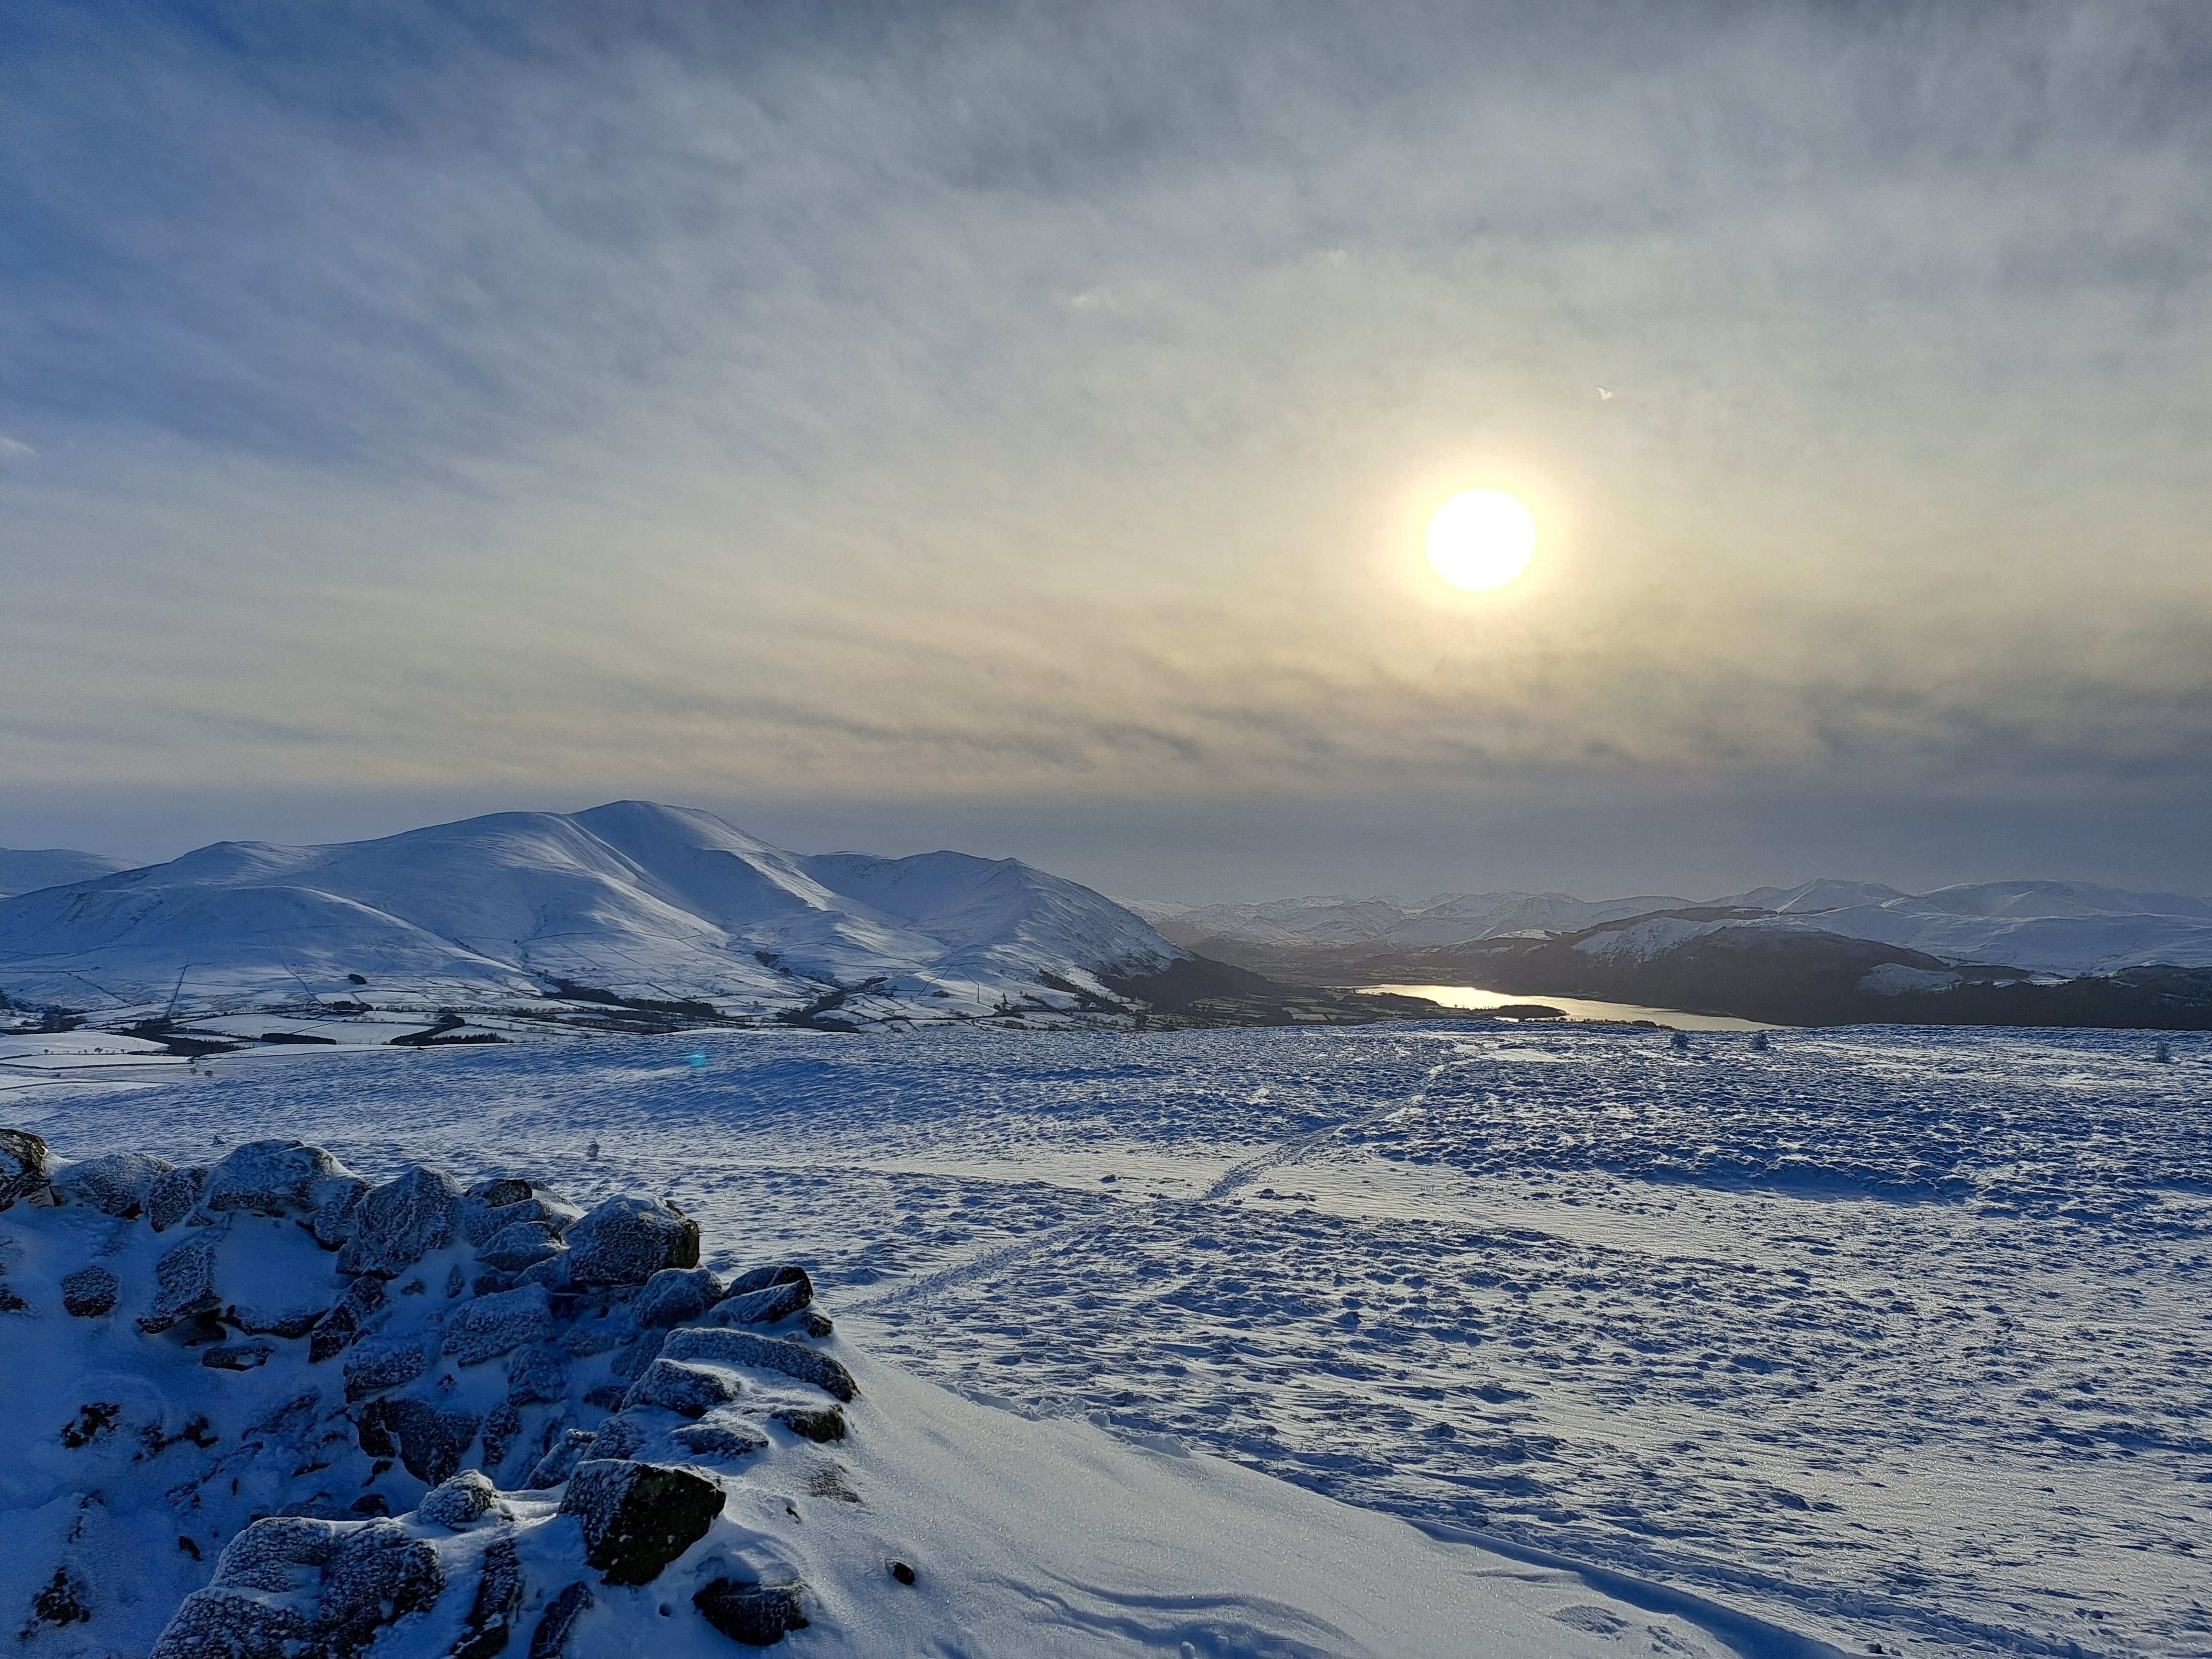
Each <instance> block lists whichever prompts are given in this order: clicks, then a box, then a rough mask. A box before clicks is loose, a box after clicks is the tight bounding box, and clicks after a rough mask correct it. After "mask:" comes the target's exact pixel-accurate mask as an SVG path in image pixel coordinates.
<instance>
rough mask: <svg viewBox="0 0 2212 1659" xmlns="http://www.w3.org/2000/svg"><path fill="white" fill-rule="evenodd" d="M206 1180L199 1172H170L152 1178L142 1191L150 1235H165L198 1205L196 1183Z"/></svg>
mask: <svg viewBox="0 0 2212 1659" xmlns="http://www.w3.org/2000/svg"><path fill="white" fill-rule="evenodd" d="M206 1179H207V1171H206V1170H203V1169H197V1168H194V1169H186V1170H168V1171H167V1172H165V1173H164V1174H161V1175H158V1176H155V1177H154V1180H153V1183H152V1184H151V1185H150V1186H149V1187H148V1188H146V1219H147V1220H148V1221H149V1222H151V1223H152V1224H153V1227H154V1231H155V1232H157V1233H165V1232H167V1231H169V1229H170V1228H172V1227H173V1226H175V1225H177V1224H178V1223H179V1221H182V1220H183V1219H184V1218H185V1217H186V1216H188V1215H190V1214H191V1212H193V1210H194V1209H196V1208H197V1207H198V1205H199V1201H200V1183H201V1182H203V1181H204V1180H206Z"/></svg>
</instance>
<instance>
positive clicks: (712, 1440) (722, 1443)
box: [668, 1407, 836, 1462]
mask: <svg viewBox="0 0 2212 1659" xmlns="http://www.w3.org/2000/svg"><path fill="white" fill-rule="evenodd" d="M831 1409H833V1410H834V1409H836V1408H835V1407H832V1408H831ZM668 1437H669V1439H671V1441H673V1442H675V1443H676V1444H678V1446H681V1447H682V1448H683V1449H684V1450H685V1451H687V1452H690V1454H691V1455H692V1456H694V1457H703V1458H707V1459H708V1460H710V1461H713V1462H726V1461H728V1460H730V1459H732V1458H738V1457H749V1456H750V1455H752V1454H753V1453H755V1452H757V1451H763V1450H765V1449H767V1447H768V1437H767V1436H766V1435H764V1434H763V1433H762V1432H761V1431H759V1430H758V1429H757V1428H755V1427H753V1425H751V1424H750V1423H748V1422H746V1421H745V1420H744V1419H743V1418H741V1417H737V1416H734V1415H732V1413H728V1412H710V1413H708V1415H707V1416H706V1417H704V1418H702V1419H701V1420H700V1421H698V1422H696V1423H686V1424H684V1426H683V1427H681V1428H678V1429H671V1430H670V1431H669V1434H668Z"/></svg>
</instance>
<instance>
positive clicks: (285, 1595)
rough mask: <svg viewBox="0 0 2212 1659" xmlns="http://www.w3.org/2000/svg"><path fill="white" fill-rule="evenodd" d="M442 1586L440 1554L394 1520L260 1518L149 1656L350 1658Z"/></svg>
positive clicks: (186, 1604)
mask: <svg viewBox="0 0 2212 1659" xmlns="http://www.w3.org/2000/svg"><path fill="white" fill-rule="evenodd" d="M444 1588H445V1575H444V1574H443V1573H442V1572H441V1571H440V1570H439V1566H438V1557H437V1552H436V1551H435V1550H434V1549H433V1548H432V1547H430V1546H429V1545H428V1544H427V1543H424V1542H422V1541H419V1540H416V1539H415V1538H412V1537H410V1535H409V1534H408V1532H407V1529H406V1528H404V1527H403V1526H401V1525H399V1524H398V1522H392V1521H372V1522H368V1523H367V1524H365V1525H362V1524H355V1523H351V1522H331V1521H317V1520H308V1519H306V1518H304V1517H301V1516H278V1517H272V1518H270V1519H269V1520H265V1521H257V1522H254V1523H253V1524H252V1526H249V1527H248V1528H246V1530H245V1531H243V1532H241V1533H240V1534H238V1536H237V1537H235V1538H234V1539H232V1540H231V1541H230V1544H229V1546H228V1547H227V1548H226V1549H225V1550H224V1551H223V1553H222V1559H221V1560H220V1561H218V1562H217V1563H216V1572H215V1580H214V1582H213V1583H211V1584H210V1585H209V1586H208V1588H207V1589H203V1590H196V1591H194V1592H193V1593H192V1594H191V1595H188V1596H186V1597H185V1601H184V1604H183V1605H182V1606H181V1607H179V1608H178V1609H177V1612H176V1615H175V1617H173V1619H171V1620H170V1621H169V1624H168V1627H167V1629H165V1630H164V1631H163V1632H161V1638H160V1639H159V1640H158V1641H157V1642H156V1643H155V1645H154V1655H155V1659H302V1656H306V1655H310V1654H312V1655H313V1656H315V1659H352V1656H353V1655H355V1654H357V1653H359V1652H361V1651H362V1650H363V1649H364V1648H367V1647H368V1645H369V1644H371V1643H373V1642H374V1640H375V1639H376V1637H377V1635H378V1633H379V1632H381V1631H382V1630H383V1629H384V1628H385V1627H386V1626H388V1625H391V1624H393V1623H396V1622H397V1621H398V1620H401V1619H404V1618H405V1617H406V1616H407V1615H408V1614H410V1613H421V1612H425V1611H427V1610H428V1608H429V1607H431V1606H432V1605H433V1604H434V1603H435V1601H437V1599H438V1595H439V1592H440V1591H441V1590H442V1589H444Z"/></svg>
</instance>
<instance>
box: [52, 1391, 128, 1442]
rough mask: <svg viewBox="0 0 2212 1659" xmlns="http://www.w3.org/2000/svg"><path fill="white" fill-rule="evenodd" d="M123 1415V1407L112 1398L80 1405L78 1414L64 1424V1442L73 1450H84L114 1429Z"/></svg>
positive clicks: (77, 1409) (77, 1410)
mask: <svg viewBox="0 0 2212 1659" xmlns="http://www.w3.org/2000/svg"><path fill="white" fill-rule="evenodd" d="M122 1416H123V1407H120V1406H118V1405H117V1404H116V1403H115V1402H114V1401H112V1400H95V1401H91V1402H90V1403H89V1404H87V1405H82V1406H79V1407H77V1408H76V1416H75V1417H72V1418H71V1419H70V1420H69V1421H68V1422H66V1423H64V1424H63V1425H62V1444H63V1445H64V1446H66V1447H68V1448H69V1449H70V1450H71V1451H82V1450H83V1449H85V1448H86V1447H87V1446H89V1445H90V1444H92V1443H93V1442H94V1441H95V1440H97V1439H99V1438H100V1436H102V1435H104V1434H106V1432H107V1431H109V1430H111V1429H112V1428H113V1427H114V1426H115V1425H116V1424H117V1423H118V1421H119V1420H120V1419H122Z"/></svg>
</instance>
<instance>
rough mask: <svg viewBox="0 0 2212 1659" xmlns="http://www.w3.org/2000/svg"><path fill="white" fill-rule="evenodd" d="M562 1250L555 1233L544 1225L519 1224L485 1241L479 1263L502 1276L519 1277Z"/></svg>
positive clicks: (480, 1251)
mask: <svg viewBox="0 0 2212 1659" xmlns="http://www.w3.org/2000/svg"><path fill="white" fill-rule="evenodd" d="M560 1248H561V1242H560V1240H559V1239H558V1238H557V1237H555V1236H554V1232H553V1229H552V1228H551V1227H550V1226H548V1225H546V1224H545V1223H544V1222H543V1221H517V1222H513V1223H512V1224H510V1225H507V1226H505V1227H502V1228H501V1229H500V1230H499V1231H497V1232H495V1233H494V1234H493V1235H492V1236H491V1237H489V1238H488V1239H486V1240H485V1241H484V1244H483V1249H480V1250H478V1251H477V1261H481V1262H483V1264H484V1265H485V1266H486V1267H496V1268H497V1269H499V1270H500V1271H501V1273H520V1272H521V1271H522V1270H523V1269H524V1268H525V1267H532V1266H535V1265H536V1264H537V1263H538V1262H540V1261H544V1260H545V1258H546V1257H548V1256H550V1255H554V1254H555V1253H556V1252H557V1251H558V1250H559V1249H560Z"/></svg>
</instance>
